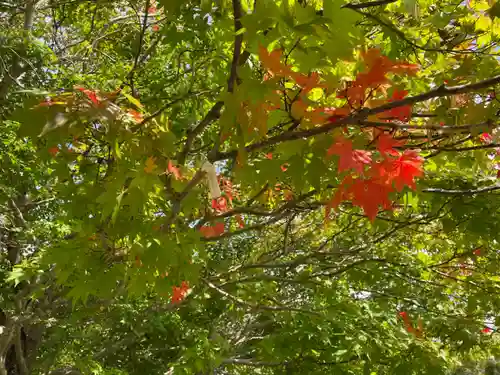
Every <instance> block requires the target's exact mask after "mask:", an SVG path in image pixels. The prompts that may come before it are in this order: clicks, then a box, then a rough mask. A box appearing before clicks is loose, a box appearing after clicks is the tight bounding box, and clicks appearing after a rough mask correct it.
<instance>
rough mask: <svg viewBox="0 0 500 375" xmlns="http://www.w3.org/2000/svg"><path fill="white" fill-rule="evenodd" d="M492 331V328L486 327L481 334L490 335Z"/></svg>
mask: <svg viewBox="0 0 500 375" xmlns="http://www.w3.org/2000/svg"><path fill="white" fill-rule="evenodd" d="M491 331H492V329H491V328H490V327H484V328H483V329H482V330H481V332H482V333H490V332H491Z"/></svg>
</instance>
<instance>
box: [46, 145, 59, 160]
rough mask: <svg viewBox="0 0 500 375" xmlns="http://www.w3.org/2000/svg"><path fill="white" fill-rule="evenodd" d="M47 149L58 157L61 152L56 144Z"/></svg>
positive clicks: (53, 155)
mask: <svg viewBox="0 0 500 375" xmlns="http://www.w3.org/2000/svg"><path fill="white" fill-rule="evenodd" d="M47 151H49V154H51V155H52V157H56V155H57V153H58V152H59V147H57V146H54V147H51V148H49V149H48V150H47Z"/></svg>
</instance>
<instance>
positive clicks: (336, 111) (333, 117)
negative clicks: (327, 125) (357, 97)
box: [324, 107, 351, 122]
mask: <svg viewBox="0 0 500 375" xmlns="http://www.w3.org/2000/svg"><path fill="white" fill-rule="evenodd" d="M324 111H325V114H328V115H329V117H328V121H329V122H336V121H338V120H340V119H342V118H344V117H346V116H348V115H349V114H350V113H351V109H350V108H348V107H342V108H325V109H324Z"/></svg>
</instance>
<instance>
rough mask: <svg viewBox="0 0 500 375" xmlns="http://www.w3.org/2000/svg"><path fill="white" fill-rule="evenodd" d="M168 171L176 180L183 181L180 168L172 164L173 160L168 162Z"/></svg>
mask: <svg viewBox="0 0 500 375" xmlns="http://www.w3.org/2000/svg"><path fill="white" fill-rule="evenodd" d="M167 171H168V172H169V173H172V174H173V175H174V178H175V179H176V180H181V179H182V173H181V171H180V169H179V168H178V167H176V166H175V165H174V163H172V160H169V161H168V165H167Z"/></svg>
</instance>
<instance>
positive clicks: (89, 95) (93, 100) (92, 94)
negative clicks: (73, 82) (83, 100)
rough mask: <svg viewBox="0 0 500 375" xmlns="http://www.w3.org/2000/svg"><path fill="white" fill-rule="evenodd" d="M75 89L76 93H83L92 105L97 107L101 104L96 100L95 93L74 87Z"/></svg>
mask: <svg viewBox="0 0 500 375" xmlns="http://www.w3.org/2000/svg"><path fill="white" fill-rule="evenodd" d="M75 88H76V89H77V90H78V91H81V92H83V93H84V94H85V95H86V96H87V98H89V99H90V101H91V102H92V103H94V104H95V105H99V104H100V103H101V102H100V100H99V99H98V98H97V94H96V93H95V91H92V90H87V89H85V88H83V87H80V86H76V87H75Z"/></svg>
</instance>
